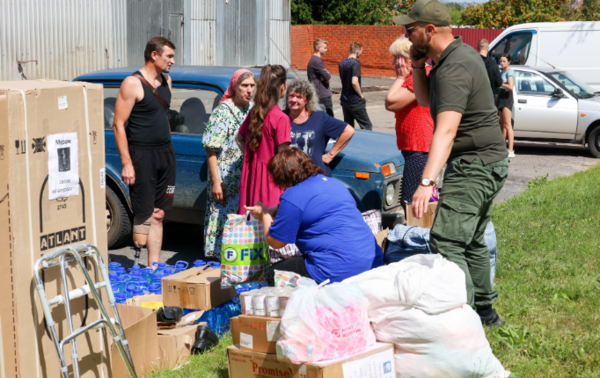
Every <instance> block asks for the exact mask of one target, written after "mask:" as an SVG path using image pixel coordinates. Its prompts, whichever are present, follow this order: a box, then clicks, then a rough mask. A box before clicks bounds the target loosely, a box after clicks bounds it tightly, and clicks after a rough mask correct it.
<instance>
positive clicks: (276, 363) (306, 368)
mask: <svg viewBox="0 0 600 378" xmlns="http://www.w3.org/2000/svg"><path fill="white" fill-rule="evenodd" d="M227 361H228V365H229V377H230V378H256V377H260V378H358V377H361V378H362V377H378V378H395V377H396V372H395V367H394V346H393V344H383V343H377V344H375V345H374V346H372V347H371V348H369V349H367V351H365V352H363V353H360V354H358V355H355V356H353V357H349V358H345V359H342V360H336V361H324V362H318V363H313V364H304V365H294V364H291V363H288V362H285V361H281V360H278V359H277V356H276V355H273V354H264V353H257V352H248V351H243V350H241V349H240V348H239V346H237V345H232V346H230V347H228V348H227Z"/></svg>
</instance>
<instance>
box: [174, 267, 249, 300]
mask: <svg viewBox="0 0 600 378" xmlns="http://www.w3.org/2000/svg"><path fill="white" fill-rule="evenodd" d="M162 296H163V303H164V304H165V306H177V307H182V308H189V309H191V310H210V309H211V308H214V307H217V306H218V305H220V304H223V303H225V302H227V301H229V300H230V299H233V298H235V297H236V296H237V292H236V291H235V289H234V288H232V287H231V288H226V289H221V269H220V268H206V267H204V268H191V269H187V270H184V271H183V272H180V273H177V274H173V275H171V276H168V277H164V278H163V279H162Z"/></svg>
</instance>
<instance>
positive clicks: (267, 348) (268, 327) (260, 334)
mask: <svg viewBox="0 0 600 378" xmlns="http://www.w3.org/2000/svg"><path fill="white" fill-rule="evenodd" d="M230 323H231V324H232V328H231V334H232V336H233V343H234V344H240V349H241V350H247V351H252V352H259V353H270V354H275V353H276V352H277V349H276V348H277V340H279V338H280V337H281V318H268V317H264V316H250V315H240V316H237V317H236V318H235V320H233V319H231V321H230ZM234 323H235V326H233V325H234Z"/></svg>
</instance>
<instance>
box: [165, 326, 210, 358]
mask: <svg viewBox="0 0 600 378" xmlns="http://www.w3.org/2000/svg"><path fill="white" fill-rule="evenodd" d="M202 324H206V323H202ZM199 325H200V324H194V325H188V326H183V327H178V328H173V329H164V330H159V331H158V349H159V353H160V363H161V368H162V369H167V368H168V369H174V368H176V367H177V366H179V365H181V364H183V363H185V362H187V360H188V358H189V357H190V351H191V349H192V345H194V342H195V341H196V329H197V328H198V326H199Z"/></svg>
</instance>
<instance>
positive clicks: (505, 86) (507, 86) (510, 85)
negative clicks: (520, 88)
mask: <svg viewBox="0 0 600 378" xmlns="http://www.w3.org/2000/svg"><path fill="white" fill-rule="evenodd" d="M502 88H503V89H506V90H507V91H512V90H513V77H512V76H509V77H508V83H507V84H502Z"/></svg>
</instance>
